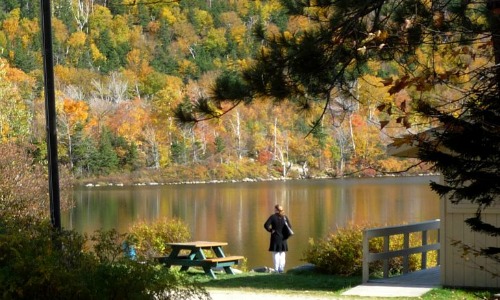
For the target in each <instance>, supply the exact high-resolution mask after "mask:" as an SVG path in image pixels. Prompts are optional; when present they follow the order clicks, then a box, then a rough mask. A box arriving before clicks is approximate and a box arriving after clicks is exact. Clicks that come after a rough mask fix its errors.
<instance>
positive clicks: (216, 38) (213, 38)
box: [204, 28, 227, 50]
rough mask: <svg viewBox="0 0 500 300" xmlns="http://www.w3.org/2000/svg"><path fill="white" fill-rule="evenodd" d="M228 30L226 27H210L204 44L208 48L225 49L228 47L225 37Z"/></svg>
mask: <svg viewBox="0 0 500 300" xmlns="http://www.w3.org/2000/svg"><path fill="white" fill-rule="evenodd" d="M225 33H226V30H225V29H224V28H210V29H209V30H208V33H207V38H206V40H205V43H204V46H205V48H206V49H208V50H217V49H221V50H224V49H226V47H227V41H226V37H225Z"/></svg>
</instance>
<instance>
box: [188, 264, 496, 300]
mask: <svg viewBox="0 0 500 300" xmlns="http://www.w3.org/2000/svg"><path fill="white" fill-rule="evenodd" d="M190 274H191V275H192V276H193V278H194V279H195V280H196V281H197V282H199V283H200V284H201V285H202V286H203V287H205V288H207V289H217V290H225V289H227V290H240V291H241V290H244V291H249V292H255V293H278V294H288V293H289V294H296V293H304V294H310V295H323V296H329V297H335V298H346V299H354V298H356V297H352V296H342V295H341V294H342V293H343V292H344V291H346V290H348V289H350V288H352V287H354V286H356V285H358V284H361V277H360V276H356V277H343V276H335V275H327V274H321V273H317V272H315V271H312V270H301V271H289V272H287V273H286V274H270V273H254V272H244V273H241V274H237V275H226V274H222V273H221V274H217V279H212V278H210V277H208V276H206V275H204V274H203V273H202V272H190ZM497 292H498V291H488V290H467V289H448V288H436V289H433V290H432V291H430V292H429V293H427V294H425V295H424V296H422V297H421V298H419V299H424V300H425V299H495V297H494V294H495V293H497ZM357 298H364V297H357ZM369 299H376V298H371V297H370V298H369ZM391 299H404V298H391ZM408 299H414V298H408Z"/></svg>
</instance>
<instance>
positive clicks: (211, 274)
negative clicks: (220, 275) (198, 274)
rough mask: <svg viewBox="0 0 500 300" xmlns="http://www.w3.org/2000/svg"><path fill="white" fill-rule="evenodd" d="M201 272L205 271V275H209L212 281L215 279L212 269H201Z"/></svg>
mask: <svg viewBox="0 0 500 300" xmlns="http://www.w3.org/2000/svg"><path fill="white" fill-rule="evenodd" d="M203 270H204V271H205V273H206V274H207V275H210V276H211V277H212V278H213V279H217V277H216V276H215V273H214V270H212V268H210V267H203Z"/></svg>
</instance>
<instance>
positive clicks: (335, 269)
mask: <svg viewBox="0 0 500 300" xmlns="http://www.w3.org/2000/svg"><path fill="white" fill-rule="evenodd" d="M365 228H366V226H357V225H350V226H348V227H346V228H340V229H338V230H337V232H335V233H331V234H330V235H328V236H327V237H326V238H323V239H320V240H318V241H314V239H310V240H309V247H308V248H307V249H306V250H305V251H304V253H303V259H304V260H305V261H307V262H309V263H312V264H314V265H316V267H317V268H318V269H319V270H320V271H322V272H326V273H329V274H336V275H343V276H351V275H360V274H361V273H362V270H363V230H364V229H365ZM403 242H404V237H403V235H395V236H391V238H390V241H389V249H390V250H398V249H402V248H403ZM383 244H384V242H383V238H375V239H371V240H370V243H369V247H370V252H372V253H379V252H382V249H383V246H384V245H383ZM417 246H420V237H419V236H418V235H417V234H412V235H410V247H417ZM421 257H422V254H415V255H410V256H409V262H408V263H409V270H410V271H415V270H418V269H420V261H421ZM427 259H428V266H435V265H437V253H436V252H435V251H432V252H430V253H428V257H427ZM370 270H371V271H372V273H375V274H382V272H383V263H382V261H377V262H373V263H372V264H371V265H370ZM402 270H403V258H402V257H395V258H391V259H389V273H390V275H395V274H401V273H402Z"/></svg>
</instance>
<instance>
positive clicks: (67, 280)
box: [0, 223, 209, 299]
mask: <svg viewBox="0 0 500 300" xmlns="http://www.w3.org/2000/svg"><path fill="white" fill-rule="evenodd" d="M0 228H1V229H2V230H1V232H0V254H1V255H0V295H1V296H0V297H1V298H2V299H187V298H190V299H209V296H208V294H207V292H206V291H205V290H204V289H203V288H201V287H199V286H198V285H196V284H195V283H193V282H192V281H191V280H190V279H189V278H188V277H186V276H185V275H183V274H181V273H180V272H178V271H170V270H168V269H167V268H164V267H162V266H160V265H157V264H154V263H153V262H138V261H134V260H130V259H127V258H126V257H125V256H123V255H115V254H116V253H117V249H119V248H120V246H121V244H120V243H121V241H122V240H121V238H122V235H119V234H118V233H117V232H116V231H109V232H99V233H98V234H97V235H95V236H93V237H92V240H93V241H94V243H95V244H94V247H93V249H92V250H93V251H90V249H88V248H87V246H86V245H87V244H88V238H87V237H86V236H84V235H81V234H79V233H76V232H74V231H64V230H63V231H61V232H55V231H54V230H53V229H52V227H51V226H50V225H48V224H37V225H35V226H31V227H29V228H24V229H23V230H20V228H19V227H16V226H11V225H10V224H5V223H4V224H2V226H0Z"/></svg>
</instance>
